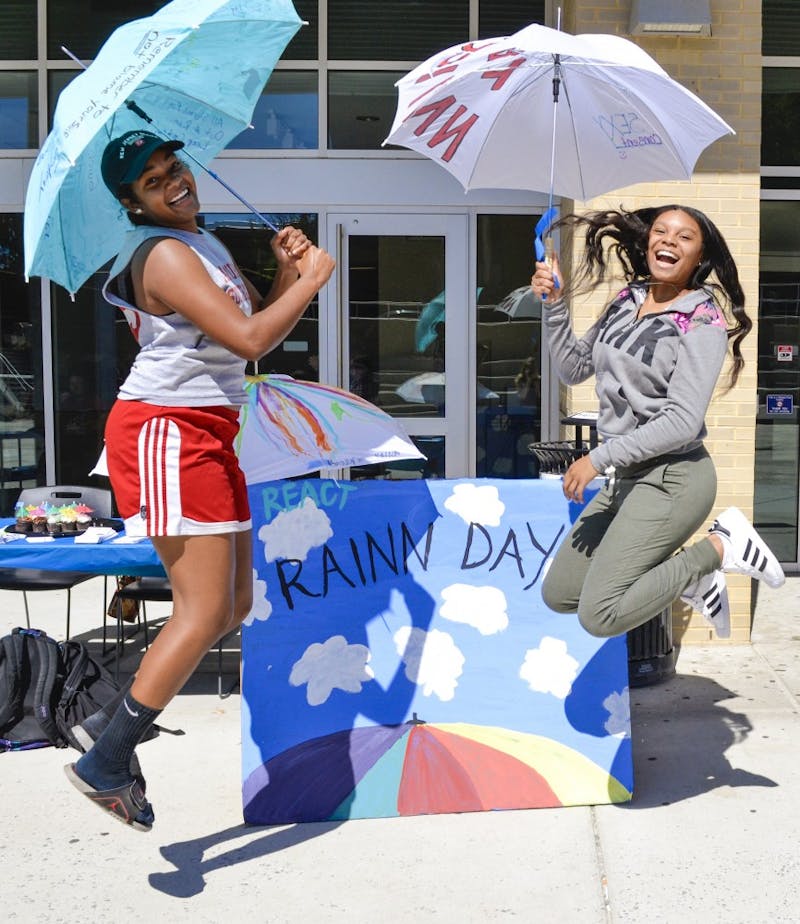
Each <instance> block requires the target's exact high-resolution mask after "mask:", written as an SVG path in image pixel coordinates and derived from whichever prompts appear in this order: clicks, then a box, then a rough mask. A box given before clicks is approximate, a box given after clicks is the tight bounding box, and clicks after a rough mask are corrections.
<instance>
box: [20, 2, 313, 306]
mask: <svg viewBox="0 0 800 924" xmlns="http://www.w3.org/2000/svg"><path fill="white" fill-rule="evenodd" d="M301 24H302V21H301V20H300V18H299V17H298V15H297V13H296V12H295V9H294V6H293V5H292V3H291V0H173V2H172V3H168V4H167V5H166V6H165V7H163V8H162V9H161V10H159V11H158V12H157V13H156V14H155V15H153V16H150V17H148V18H146V19H138V20H136V21H134V22H129V23H127V24H125V25H124V26H121V27H120V28H119V29H117V30H115V31H114V32H113V33H112V34H111V36H110V37H109V38H108V40H107V41H106V43H105V44H104V45H103V47H102V48H101V49H100V51H99V52H98V55H97V57H96V58H95V60H94V62H93V63H92V65H91V66H90V67H89V68H88V69H87V70H86V71H85V72H84V73H82V74H79V75H78V76H77V77H76V78H75V79H74V80H73V81H72V82H71V83H70V84H69V86H67V87H66V88H65V89H64V90H63V91H62V93H61V95H60V97H59V100H58V105H57V106H56V111H55V115H54V118H53V130H52V131H51V132H50V134H49V135H48V136H47V139H46V140H45V142H44V144H43V145H42V149H41V151H40V153H39V156H38V157H37V158H36V163H35V164H34V166H33V171H32V173H31V177H30V181H29V183H28V190H27V196H26V200H25V275H26V277H30V276H44V277H46V278H48V279H52V280H53V281H54V282H57V283H59V284H60V285H62V286H64V288H66V289H67V290H69V291H70V292H73V293H74V292H75V291H76V290H77V289H78V288H79V287H80V286H81V285H82V284H83V283H84V282H85V281H86V280H87V279H88V278H89V277H90V276H91V275H92V273H94V272H96V271H97V269H98V268H99V267H101V266H102V265H103V264H104V263H106V262H107V261H108V260H110V259H111V258H112V257H113V256H114V255H115V254H116V253H117V251H118V250H119V248H120V245H121V242H122V239H123V237H124V234H125V232H126V231H128V230H130V228H131V225H130V222H129V221H128V219H127V218H126V216H125V212H124V210H123V209H122V206H121V205H120V204H119V202H118V201H117V200H116V199H115V198H114V197H113V196H112V195H111V193H110V192H109V191H108V189H107V188H106V186H105V184H104V183H103V179H102V176H101V174H100V159H101V156H102V153H103V149H104V148H105V146H106V144H107V143H108V141H109V140H110V139H111V138H115V137H117V136H119V135H122V134H123V133H124V132H126V131H131V130H133V129H143V128H146V129H148V130H149V131H152V132H155V133H156V134H158V135H161V136H162V137H164V138H167V139H170V138H177V139H179V140H181V141H183V142H185V145H186V147H185V148H184V149H183V152H182V153H186V154H187V155H188V156H189V157H190V159H192V160H194V161H195V162H196V163H197V164H199V165H200V166H202V167H204V168H205V167H206V166H207V165H208V163H209V162H210V161H211V160H212V158H214V157H215V156H216V154H218V153H219V152H220V151H221V150H222V149H223V148H224V147H225V145H226V144H228V142H229V141H230V140H231V139H232V138H234V137H235V136H236V135H238V134H239V132H241V131H242V130H243V129H245V128H247V126H248V125H249V124H250V119H251V118H252V115H253V110H254V108H255V105H256V103H257V102H258V99H259V96H260V95H261V91H262V90H263V88H264V85H265V83H266V82H267V80H268V79H269V76H270V74H271V73H272V69H273V67H274V66H275V63H276V62H277V61H278V59H279V58H280V56H281V55H282V54H283V51H284V49H285V48H286V46H287V44H288V43H289V41H290V40H291V39H292V36H293V35H294V34H295V32H297V30H298V28H299V27H300V25H301ZM209 172H211V171H209ZM211 175H212V176H213V177H214V178H215V179H217V180H219V177H217V176H216V174H213V173H212V174H211ZM220 182H222V181H221V180H220ZM223 185H225V187H226V188H227V189H228V190H229V191H231V192H233V193H234V195H236V196H237V198H239V199H240V200H241V201H242V202H244V201H245V200H243V199H241V196H238V194H236V193H235V192H234V191H233V190H231V189H230V187H229V186H227V184H225V183H223ZM245 204H246V205H248V207H250V208H252V206H250V205H249V203H245ZM253 211H256V210H255V209H253ZM256 214H258V213H257V212H256Z"/></svg>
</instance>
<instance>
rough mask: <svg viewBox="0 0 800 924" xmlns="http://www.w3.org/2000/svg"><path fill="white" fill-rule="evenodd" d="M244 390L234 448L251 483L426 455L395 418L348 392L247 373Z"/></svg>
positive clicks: (325, 386) (274, 376)
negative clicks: (237, 434)
mask: <svg viewBox="0 0 800 924" xmlns="http://www.w3.org/2000/svg"><path fill="white" fill-rule="evenodd" d="M245 390H246V391H247V394H248V398H249V400H248V403H247V404H246V405H244V407H243V408H242V411H241V414H240V417H239V422H240V425H241V429H240V431H239V436H238V437H237V442H236V451H237V453H238V456H239V464H240V465H241V467H242V470H243V471H244V473H245V477H246V478H247V481H248V483H249V484H257V483H259V482H261V481H273V480H275V479H278V478H289V477H292V476H294V475H305V474H308V473H310V472H315V471H319V470H320V469H323V468H347V467H349V466H354V465H372V464H377V463H385V462H391V461H392V460H395V459H423V460H424V459H425V456H424V455H423V454H422V453H421V452H420V451H419V450H418V449H417V447H416V446H415V445H414V444H413V443H412V442H411V440H410V439H409V437H408V436H407V435H406V433H405V432H404V430H403V429H402V427H401V425H400V423H399V422H398V421H396V420H395V419H394V418H392V417H390V416H389V415H388V414H387V413H386V412H385V411H382V410H381V409H380V408H378V407H376V406H375V405H374V404H371V403H370V402H369V401H365V400H364V399H363V398H360V397H359V396H358V395H354V394H352V392H349V391H345V390H344V389H341V388H335V387H334V386H333V385H324V384H322V383H320V382H306V381H303V380H302V379H293V378H292V377H291V376H285V375H260V376H248V378H247V382H246V384H245Z"/></svg>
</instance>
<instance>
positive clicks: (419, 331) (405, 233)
mask: <svg viewBox="0 0 800 924" xmlns="http://www.w3.org/2000/svg"><path fill="white" fill-rule="evenodd" d="M330 221H331V223H332V227H331V228H330V238H331V239H332V240H335V241H336V242H337V246H336V251H337V253H336V256H337V263H338V272H337V286H338V288H337V299H336V301H337V304H336V310H335V314H336V318H335V330H332V329H331V328H330V327H329V328H328V332H329V337H328V343H329V344H330V349H331V350H334V349H335V358H334V357H332V356H331V355H330V354H329V368H334V366H335V367H336V368H337V370H338V376H339V384H341V385H342V386H343V387H345V388H348V389H349V390H350V391H353V392H355V393H356V394H360V395H362V396H363V397H365V398H367V399H368V400H369V401H372V402H373V403H375V404H377V405H378V406H379V407H381V408H382V409H383V410H385V411H386V412H387V413H388V414H391V415H392V416H393V417H399V418H402V420H403V425H404V427H405V429H406V431H407V432H408V433H409V434H410V435H411V436H412V437H413V439H414V441H415V443H416V444H417V445H418V446H419V448H420V450H421V451H422V452H423V453H424V455H425V456H426V457H427V461H426V462H418V461H414V462H397V463H392V464H387V465H385V466H368V467H364V468H360V469H355V468H354V469H351V471H350V477H351V478H376V477H377V478H389V479H399V478H444V477H458V476H462V475H465V474H467V465H468V461H467V452H466V434H467V426H466V421H467V403H468V395H467V370H466V361H465V358H466V356H467V347H466V337H467V328H468V324H467V286H466V273H465V272H464V267H465V266H466V262H467V261H466V257H467V247H466V239H467V235H466V227H467V220H466V217H465V216H457V215H456V216H430V215H385V214H363V215H334V216H331V218H330ZM330 335H332V336H330ZM334 345H335V346H334Z"/></svg>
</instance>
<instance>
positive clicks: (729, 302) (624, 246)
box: [553, 204, 753, 388]
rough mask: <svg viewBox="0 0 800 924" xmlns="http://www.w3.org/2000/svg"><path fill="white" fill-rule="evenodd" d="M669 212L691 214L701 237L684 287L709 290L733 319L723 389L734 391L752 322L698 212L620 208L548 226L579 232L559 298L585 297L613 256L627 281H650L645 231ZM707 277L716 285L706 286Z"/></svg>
mask: <svg viewBox="0 0 800 924" xmlns="http://www.w3.org/2000/svg"><path fill="white" fill-rule="evenodd" d="M672 211H681V212H686V214H687V215H690V216H691V217H692V218H693V219H694V220H695V221H696V222H697V224H698V226H699V228H700V233H701V234H702V237H703V253H702V259H701V260H700V263H699V264H698V266H697V267H696V269H695V271H694V273H693V274H692V277H691V279H690V280H689V283H688V285H689V288H691V289H708V290H709V291H711V292H712V293H713V294H714V296H715V298H716V299H717V300H718V301H719V303H720V306H721V307H722V310H723V311H725V312H726V313H727V314H728V315H729V316H730V318H732V319H733V323H732V326H730V327H728V339H729V340H730V341H731V350H732V352H733V366H732V368H731V376H730V384H729V386H728V387H729V388H733V386H734V385H735V384H736V382H737V380H738V378H739V374H740V373H741V371H742V369H743V368H744V357H743V356H742V351H741V342H742V340H743V339H744V338H745V337H746V336H747V335H748V334H749V333H750V330H751V328H752V327H753V322H752V320H751V319H750V317H749V316H748V314H747V312H746V311H745V308H744V301H745V299H744V292H743V291H742V286H741V283H740V282H739V272H738V270H737V269H736V263H735V262H734V259H733V257H732V256H731V252H730V250H729V249H728V245H727V244H726V243H725V238H724V237H723V236H722V234H721V233H720V231H719V229H718V228H717V226H716V225H715V224H714V222H713V221H711V219H710V218H709V217H708V216H707V215H704V214H703V212H701V211H699V210H698V209H693V208H692V207H691V206H688V205H674V204H673V205H659V206H651V207H649V208H643V209H636V210H635V211H632V212H629V211H626V210H625V209H622V208H620V209H619V210H618V211H614V210H609V211H599V212H589V213H587V214H585V215H565V216H564V218H562V219H560V220H559V221H558V222H556V223H555V224H554V225H553V229H556V228H561V229H564V230H569V231H571V232H572V233H573V234H574V233H576V232H577V233H580V232H581V231H583V232H584V244H585V246H584V249H583V253H582V256H581V259H580V262H579V264H578V266H577V268H576V271H575V274H574V278H573V280H572V281H571V283H570V284H569V285H568V286H567V287H566V290H565V292H564V294H565V295H569V294H576V293H583V292H588V291H590V290H591V289H592V288H594V286H596V285H597V284H599V283H601V282H603V281H604V280H605V279H606V278H607V277H608V276H609V275H610V271H611V267H610V266H609V261H610V257H611V256H612V255H613V256H615V257H616V258H617V260H618V261H619V263H620V265H621V267H622V273H623V276H624V277H625V280H626V282H637V281H639V282H643V283H645V284H647V282H648V281H649V278H650V269H649V267H648V265H647V244H648V239H649V236H650V228H651V227H652V225H653V222H654V221H655V220H656V219H657V218H658V217H659V215H661V214H663V213H664V212H672ZM712 272H713V273H714V275H715V276H716V280H717V281H709V276H710V275H711V273H712Z"/></svg>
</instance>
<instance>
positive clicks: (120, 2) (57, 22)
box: [47, 0, 167, 61]
mask: <svg viewBox="0 0 800 924" xmlns="http://www.w3.org/2000/svg"><path fill="white" fill-rule="evenodd" d="M166 3H167V0H136V2H132V0H48V3H47V57H48V58H50V59H51V60H53V61H60V60H66V55H65V54H64V52H63V51H62V50H61V46H62V45H63V46H64V47H65V48H69V50H70V51H71V52H72V53H73V54H74V55H75V57H77V58H80V59H81V60H83V61H86V60H88V59H90V58H94V57H95V56H96V55H97V52H98V51H99V50H100V47H101V46H102V44H103V43H104V42H105V40H106V39H107V38H108V37H109V35H111V33H112V32H113V31H114V29H116V28H117V26H121V25H122V24H123V23H125V22H129V21H130V20H132V19H144V18H145V17H146V16H152V15H153V13H155V12H156V10H159V9H161V7H162V6H164V5H165V4H166Z"/></svg>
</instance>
